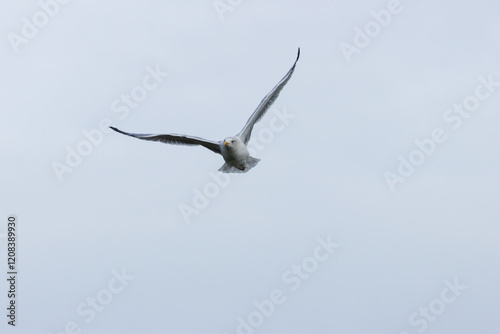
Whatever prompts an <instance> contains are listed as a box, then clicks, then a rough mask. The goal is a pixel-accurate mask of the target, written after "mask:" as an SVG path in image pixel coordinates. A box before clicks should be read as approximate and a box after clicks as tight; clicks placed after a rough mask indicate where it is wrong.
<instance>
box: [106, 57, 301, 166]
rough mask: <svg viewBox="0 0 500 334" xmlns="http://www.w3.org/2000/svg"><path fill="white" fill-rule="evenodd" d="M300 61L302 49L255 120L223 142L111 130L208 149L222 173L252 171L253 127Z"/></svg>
mask: <svg viewBox="0 0 500 334" xmlns="http://www.w3.org/2000/svg"><path fill="white" fill-rule="evenodd" d="M299 57H300V48H299V49H298V52H297V59H295V62H294V63H293V66H292V67H291V68H290V70H289V71H288V73H287V74H286V75H285V76H284V77H283V79H281V81H280V82H278V84H277V85H276V86H275V87H274V88H273V89H272V90H271V91H270V92H269V93H268V94H267V95H266V96H265V97H264V98H263V99H262V101H261V102H260V104H259V105H258V107H257V109H255V111H254V112H253V114H252V116H250V118H249V119H248V121H247V123H246V124H245V126H244V127H243V129H242V130H241V131H240V132H239V133H238V134H237V135H235V136H232V137H226V138H225V139H224V140H221V141H212V140H207V139H203V138H199V137H194V136H188V135H180V134H175V133H172V134H164V135H162V134H138V133H129V132H125V131H122V130H119V129H117V128H115V127H113V126H110V128H111V129H113V130H114V131H116V132H118V133H121V134H124V135H127V136H131V137H134V138H139V139H143V140H150V141H158V142H162V143H166V144H174V145H188V146H196V145H201V146H203V147H206V148H208V149H209V150H210V151H212V152H215V153H218V154H220V155H222V157H223V158H224V161H225V164H224V165H222V167H221V168H219V171H220V172H223V173H246V172H248V171H249V170H250V169H252V168H253V167H255V166H256V165H257V163H258V162H259V161H260V159H257V158H254V157H252V156H250V154H249V153H248V149H247V144H248V141H249V140H250V136H251V134H252V130H253V126H254V125H255V123H257V122H258V121H260V120H261V119H262V117H263V116H264V114H265V113H266V111H267V110H268V109H269V108H270V107H271V105H272V104H273V103H274V101H276V99H277V98H278V95H279V93H280V92H281V90H282V89H283V87H285V85H286V84H287V82H288V80H290V78H291V77H292V74H293V71H294V70H295V65H296V64H297V61H298V60H299Z"/></svg>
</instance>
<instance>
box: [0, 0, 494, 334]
mask: <svg viewBox="0 0 500 334" xmlns="http://www.w3.org/2000/svg"><path fill="white" fill-rule="evenodd" d="M43 1H44V0H42V2H43ZM45 1H47V0H45ZM222 2H223V3H226V4H229V2H227V1H226V0H224V1H222ZM231 3H232V5H231V4H229V5H228V6H231V8H232V10H231V11H227V12H225V13H223V15H222V19H221V17H220V16H219V15H218V13H217V11H216V10H215V9H214V6H213V2H212V0H204V1H199V0H197V1H176V2H174V1H153V0H150V1H131V0H127V1H124V0H120V1H118V0H109V1H104V2H103V1H96V0H90V1H77V0H73V1H71V2H69V3H68V4H65V5H60V8H59V12H58V13H57V14H56V15H54V17H51V18H50V20H49V21H48V22H47V24H46V25H45V26H44V27H42V28H40V30H39V32H38V33H37V34H36V36H34V37H33V38H32V39H29V41H28V43H27V44H22V45H20V46H19V48H18V52H15V50H14V48H13V47H12V45H11V43H10V42H9V38H8V36H9V34H11V33H16V34H20V32H21V28H22V26H23V24H25V23H24V22H25V21H23V18H24V17H26V18H27V19H29V20H32V17H33V15H35V14H36V13H38V12H39V11H40V5H39V4H38V2H37V1H35V0H29V1H28V0H22V1H15V2H14V1H4V0H2V1H1V2H0V4H1V10H0V21H1V22H2V24H1V27H0V29H1V33H0V35H1V36H3V37H2V38H1V39H0V41H1V42H0V43H1V45H2V48H1V59H2V61H1V63H0V75H1V76H0V78H1V84H0V85H1V89H0V104H1V114H0V127H1V131H0V137H1V140H0V147H1V152H2V167H1V168H2V172H1V173H0V175H1V176H0V178H1V179H0V180H1V191H0V201H1V202H0V203H1V204H0V205H1V211H0V212H1V215H2V217H1V220H2V221H3V222H5V223H6V219H7V215H8V214H12V213H13V214H16V215H17V216H18V220H19V229H20V230H19V264H18V270H19V285H18V292H19V298H18V305H19V309H18V326H17V328H16V329H12V328H11V326H8V325H7V324H6V317H5V315H4V313H6V311H5V308H4V307H2V309H3V310H4V311H2V316H1V317H0V319H3V320H2V323H1V324H0V327H1V328H2V330H1V331H2V333H14V332H15V331H16V332H17V333H54V334H55V333H59V332H63V331H64V328H65V326H66V325H67V324H68V323H69V322H71V321H74V322H75V323H76V324H77V325H78V326H79V329H80V330H81V332H82V333H176V334H179V333H190V334H191V333H193V334H194V333H220V334H224V333H226V332H227V333H231V334H233V333H236V332H237V325H238V320H237V319H238V317H242V318H244V319H247V317H248V316H249V315H250V314H251V313H252V312H253V311H255V309H256V308H255V306H254V304H253V303H254V301H255V300H257V301H262V300H263V299H268V298H269V296H270V293H271V291H273V290H275V289H279V290H281V291H283V292H284V294H285V296H286V301H285V302H284V303H283V304H281V305H276V307H275V310H274V312H273V314H272V315H271V316H269V317H266V318H265V319H264V321H263V323H262V324H261V326H259V328H255V329H254V330H255V333H320V334H327V333H372V334H373V333H384V334H386V333H398V334H399V333H401V332H404V331H406V332H408V333H419V331H418V330H419V329H421V327H420V326H412V325H411V324H410V322H409V317H410V316H411V315H412V313H414V312H417V313H418V312H419V309H420V308H428V307H429V304H430V303H432V302H433V301H434V304H435V305H434V306H435V307H437V306H436V305H438V306H439V302H436V301H435V300H436V299H439V298H440V296H441V291H442V290H443V288H445V287H446V285H445V283H444V281H445V280H450V281H453V280H454V279H455V278H456V279H457V280H458V282H459V283H460V284H463V285H466V286H467V288H466V289H465V290H464V291H463V292H462V293H461V295H460V296H458V297H457V298H456V300H455V301H454V302H452V303H450V304H446V305H445V309H444V310H440V314H439V315H437V316H436V318H435V319H434V320H433V321H432V322H428V327H427V328H426V329H425V332H426V333H498V331H499V330H500V324H499V322H498V314H499V311H500V302H499V300H500V291H499V288H498V282H499V281H500V270H499V269H498V268H499V266H498V263H499V260H500V259H499V258H500V251H499V247H498V244H499V241H500V240H499V239H500V238H499V232H500V227H499V224H498V221H499V218H500V214H499V210H498V202H499V171H500V168H499V165H500V163H499V162H500V161H499V155H498V142H499V139H500V138H499V137H500V135H499V131H498V124H499V123H498V122H499V120H500V117H499V115H498V105H499V102H500V101H499V100H500V91H495V92H494V93H493V94H492V95H491V97H490V98H488V99H486V100H484V101H481V103H480V105H479V107H478V108H477V109H476V110H475V111H474V112H472V113H471V115H470V117H469V118H466V119H463V122H462V124H461V126H460V127H458V128H457V129H456V130H454V129H452V128H451V127H450V125H451V123H446V122H445V121H444V120H443V115H444V114H445V112H446V111H447V110H448V109H449V108H451V107H452V106H453V104H460V103H463V101H464V99H466V98H467V97H468V96H471V95H473V94H474V92H475V89H476V86H477V85H478V84H479V81H478V77H480V76H483V77H485V78H486V77H488V75H492V76H493V78H494V80H495V81H500V71H499V61H498V60H499V59H500V54H499V50H500V48H499V37H500V36H499V34H500V21H499V20H498V12H499V10H500V6H499V4H498V3H496V2H494V1H486V0H484V1H470V0H469V1H429V0H418V1H408V0H406V1H401V4H400V7H401V8H402V10H401V12H400V13H399V14H398V15H392V17H391V22H390V23H389V24H388V25H387V26H386V27H383V28H381V31H380V32H379V33H378V35H377V36H374V37H373V38H371V41H370V43H369V44H368V45H367V46H366V47H364V48H361V49H360V50H359V53H358V54H353V55H352V57H351V59H350V60H351V61H350V62H348V61H347V60H346V58H345V57H344V55H343V54H342V51H341V48H340V45H341V44H342V43H349V44H353V43H354V37H355V29H356V28H360V29H364V27H365V25H366V24H367V23H369V22H370V21H373V20H374V19H373V16H372V14H371V11H376V12H379V11H380V10H382V9H386V8H387V6H388V3H389V2H388V1H293V0H292V1H290V0H286V1H285V0H279V1H263V0H260V1H232V2H231ZM298 47H301V50H302V54H301V58H300V60H299V62H298V64H297V68H296V71H295V74H294V76H293V77H292V79H291V80H290V82H289V83H288V85H287V86H286V87H285V88H284V90H283V92H282V94H281V95H280V97H279V98H278V100H277V101H276V103H275V105H274V107H273V109H272V110H271V111H269V113H268V114H267V115H266V116H265V117H264V118H263V120H262V121H261V123H259V124H258V125H257V126H256V128H255V130H254V136H253V137H252V141H251V143H252V142H253V143H254V144H255V143H258V140H259V137H258V135H259V133H260V132H259V131H263V130H264V131H265V129H267V128H269V126H270V121H271V120H272V119H274V118H275V115H276V114H275V113H276V112H284V111H287V112H288V113H290V114H293V115H294V116H295V118H293V120H291V121H290V122H289V124H288V125H286V127H284V128H283V130H282V131H281V132H279V133H275V134H274V135H273V138H272V140H268V141H267V142H266V145H265V148H264V149H262V150H260V151H258V152H257V154H256V156H257V157H258V158H261V159H262V161H261V162H260V163H259V165H258V166H257V167H256V168H254V169H253V170H251V171H250V172H249V173H247V174H242V175H231V176H230V181H229V183H228V184H227V186H224V187H222V188H217V189H218V190H217V191H216V195H214V196H212V197H213V198H211V199H208V204H207V203H205V206H204V207H203V208H201V209H200V210H199V212H198V214H197V215H192V216H191V217H190V223H189V224H188V223H186V220H185V219H183V216H182V215H181V212H180V207H182V205H186V206H193V205H194V204H193V200H195V194H196V193H197V191H200V192H202V193H203V192H204V189H205V187H207V185H208V184H210V183H211V182H213V180H212V177H211V175H212V174H214V173H215V172H216V171H217V169H218V168H219V167H220V166H221V165H222V163H223V160H222V158H221V157H220V156H217V155H215V154H213V153H212V152H210V151H208V150H206V149H204V148H199V147H194V148H192V147H181V146H171V145H164V144H159V143H150V142H145V141H140V140H136V139H134V138H129V137H125V136H122V135H119V134H116V133H109V132H106V133H104V134H103V138H102V142H101V143H100V144H99V145H97V146H93V147H92V152H91V153H90V154H88V155H87V156H85V157H83V159H82V161H81V163H80V164H79V165H78V166H76V167H75V168H74V169H73V170H72V172H71V173H66V174H64V175H63V177H62V181H60V180H58V178H57V176H56V174H55V173H54V170H53V163H54V162H59V163H61V164H65V159H66V155H67V152H68V151H67V150H68V147H69V148H71V149H76V147H77V145H78V144H79V143H81V142H82V141H85V140H86V138H85V136H84V135H83V133H82V131H84V130H85V131H91V130H92V129H98V127H99V123H100V122H101V121H102V120H103V119H109V120H111V122H112V123H113V125H115V126H117V127H118V128H120V129H123V130H125V131H130V132H139V133H171V132H174V133H186V134H190V135H195V136H200V137H204V138H209V139H213V140H220V139H223V138H224V137H226V136H229V135H234V134H236V133H237V132H239V130H240V129H241V128H242V127H243V125H244V123H245V122H246V120H247V118H248V117H249V116H250V114H251V113H252V112H253V110H254V108H255V107H256V106H257V105H258V103H259V102H260V100H261V99H262V98H263V97H264V96H265V95H266V94H267V92H268V91H269V90H270V89H271V88H272V87H273V86H274V85H275V84H276V83H277V82H278V81H279V80H280V79H281V78H282V76H283V75H284V74H285V73H286V71H288V69H289V68H290V66H291V65H292V63H293V61H294V60H295V57H296V52H297V48H298ZM156 66H159V68H160V69H161V70H162V71H165V72H168V73H169V76H168V77H167V78H165V79H164V80H163V82H161V83H160V84H159V85H158V87H156V89H154V90H152V91H150V92H148V95H147V97H146V98H144V100H143V101H141V102H140V103H139V104H138V105H137V107H135V108H134V109H130V113H129V115H128V116H127V117H125V118H124V119H121V118H120V115H122V114H121V113H115V112H114V111H113V109H112V104H113V103H114V101H115V100H116V99H120V96H121V95H122V94H130V93H131V91H132V90H133V89H134V88H135V87H137V86H138V85H141V84H142V80H143V78H144V76H145V75H146V74H147V73H148V72H147V68H148V67H150V68H153V69H154V68H155V67H156ZM435 128H441V129H443V130H444V131H445V133H446V135H447V140H446V141H445V142H444V143H441V144H439V145H437V147H436V149H435V151H434V152H433V154H431V155H430V156H429V157H427V158H426V159H425V161H424V162H423V163H422V164H421V165H420V166H418V167H417V168H416V169H415V171H414V173H413V174H412V175H411V176H409V177H408V178H406V179H405V182H404V183H399V184H397V185H396V188H395V191H391V189H390V187H389V186H388V184H387V182H386V180H385V177H384V173H386V172H387V171H390V172H394V173H395V172H397V169H398V164H399V157H400V156H402V157H404V158H406V159H407V158H408V157H409V155H410V154H411V152H413V151H414V150H416V149H417V146H416V145H415V143H414V142H415V140H423V139H425V138H429V137H430V135H431V133H432V131H433V129H435ZM262 138H264V137H262ZM265 138H267V137H265ZM211 173H212V174H211ZM214 175H217V174H214ZM209 187H210V186H209ZM214 191H215V190H214ZM5 223H2V224H1V226H0V233H3V234H2V235H1V237H2V238H3V240H0V242H1V243H2V244H1V245H0V247H1V249H2V251H1V253H0V254H4V255H1V256H0V259H1V262H2V265H1V266H0V267H1V268H5V263H6V251H5V247H6V245H5V228H6V224H5ZM328 235H330V236H331V238H332V240H334V241H335V242H337V243H339V244H340V246H339V248H338V249H337V250H336V251H335V252H334V253H333V254H332V255H331V256H330V258H328V260H327V261H324V262H321V263H319V265H318V268H317V269H316V270H314V271H313V272H312V273H311V274H310V277H308V278H307V279H304V280H302V281H301V285H300V287H299V288H298V289H297V290H296V291H292V290H290V284H286V283H285V282H284V281H283V280H282V275H283V274H284V273H286V271H287V270H290V269H291V266H292V265H294V264H296V265H300V264H301V263H302V262H303V261H304V259H307V258H308V257H310V256H312V255H313V251H314V249H315V247H316V246H317V241H316V239H317V238H326V237H327V236H328ZM122 269H124V270H126V272H127V273H128V274H129V275H131V276H133V277H134V279H133V280H132V281H130V282H129V284H128V286H126V287H125V288H124V289H123V291H122V292H121V293H118V294H114V295H113V299H112V300H111V301H110V302H109V304H107V305H105V306H104V308H103V310H102V311H101V312H96V316H95V318H94V319H93V320H92V321H90V322H89V323H87V322H85V319H86V317H82V316H80V315H78V314H77V311H76V309H77V307H78V305H79V304H81V303H86V300H87V298H96V296H98V294H99V293H100V294H101V297H102V296H105V292H102V291H103V289H107V288H108V283H109V282H110V280H111V279H112V278H113V274H112V272H113V270H116V271H121V270H122ZM1 276H2V277H3V276H4V274H2V275H1ZM6 291H7V285H6V281H5V279H2V280H1V281H0V296H2V297H1V300H0V305H6V303H7V302H8V301H7V298H6ZM418 318H420V319H422V318H421V317H420V316H418ZM240 332H241V331H240Z"/></svg>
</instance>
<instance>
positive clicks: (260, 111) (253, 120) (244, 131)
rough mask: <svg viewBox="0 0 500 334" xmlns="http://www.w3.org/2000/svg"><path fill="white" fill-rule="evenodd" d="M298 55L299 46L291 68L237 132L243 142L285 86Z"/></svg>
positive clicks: (246, 141)
mask: <svg viewBox="0 0 500 334" xmlns="http://www.w3.org/2000/svg"><path fill="white" fill-rule="evenodd" d="M299 57H300V48H299V51H298V53H297V59H295V63H293V66H292V68H290V70H289V71H288V73H287V74H286V75H285V76H284V77H283V79H281V81H280V82H278V84H277V85H276V86H275V87H274V88H273V89H272V90H271V91H270V92H269V94H267V95H266V96H265V97H264V98H263V99H262V101H261V102H260V104H259V106H258V107H257V109H255V111H254V112H253V114H252V116H250V118H249V119H248V121H247V123H246V124H245V126H244V127H243V129H242V130H241V132H240V133H239V134H238V136H239V137H240V139H241V140H242V141H243V143H245V145H246V144H247V143H248V141H249V140H250V135H251V134H252V130H253V126H254V125H255V123H257V122H258V121H260V120H261V118H262V116H264V114H265V113H266V111H267V110H268V109H269V107H271V105H272V104H273V103H274V101H276V99H277V98H278V95H279V94H280V92H281V90H282V89H283V87H285V85H286V83H287V82H288V80H290V78H291V77H292V74H293V71H294V70H295V64H297V61H298V60H299Z"/></svg>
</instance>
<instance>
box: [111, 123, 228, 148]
mask: <svg viewBox="0 0 500 334" xmlns="http://www.w3.org/2000/svg"><path fill="white" fill-rule="evenodd" d="M110 128H111V129H113V130H115V131H116V132H118V133H121V134H124V135H127V136H130V137H134V138H139V139H143V140H151V141H159V142H162V143H166V144H174V145H188V146H195V145H201V146H203V147H206V148H208V149H209V150H210V151H212V152H215V153H219V154H220V153H221V151H220V146H219V143H217V142H214V141H211V140H206V139H203V138H198V137H192V136H186V135H178V134H175V133H172V134H167V135H150V134H138V133H128V132H125V131H122V130H119V129H117V128H115V127H112V126H110Z"/></svg>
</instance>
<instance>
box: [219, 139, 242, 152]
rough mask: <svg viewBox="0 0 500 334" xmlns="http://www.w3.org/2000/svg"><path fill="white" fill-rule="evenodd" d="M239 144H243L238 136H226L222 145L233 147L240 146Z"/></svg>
mask: <svg viewBox="0 0 500 334" xmlns="http://www.w3.org/2000/svg"><path fill="white" fill-rule="evenodd" d="M240 144H243V143H242V142H241V140H240V139H239V138H238V137H227V138H225V139H224V146H225V147H227V148H228V149H230V150H231V149H235V148H238V147H239V146H240Z"/></svg>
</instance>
